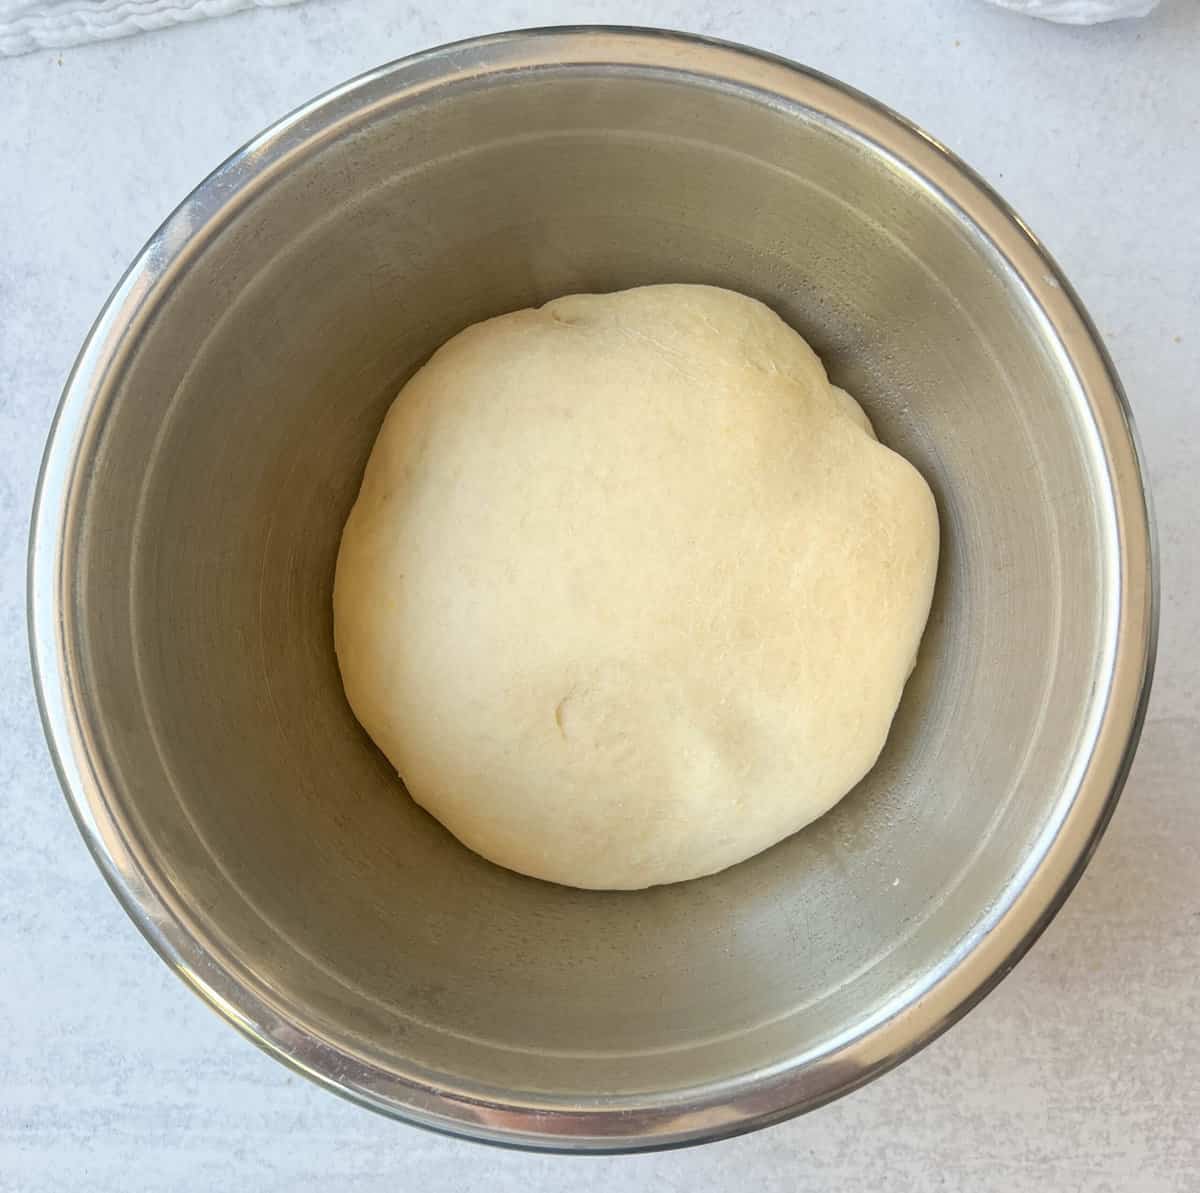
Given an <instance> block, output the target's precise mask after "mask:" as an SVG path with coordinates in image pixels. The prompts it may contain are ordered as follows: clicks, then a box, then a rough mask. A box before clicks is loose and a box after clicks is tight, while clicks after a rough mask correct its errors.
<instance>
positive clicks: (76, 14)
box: [0, 0, 298, 55]
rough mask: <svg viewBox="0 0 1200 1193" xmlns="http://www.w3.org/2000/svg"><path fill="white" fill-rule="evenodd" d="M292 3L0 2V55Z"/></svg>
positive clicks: (261, 0)
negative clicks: (241, 10) (260, 6)
mask: <svg viewBox="0 0 1200 1193" xmlns="http://www.w3.org/2000/svg"><path fill="white" fill-rule="evenodd" d="M296 3H298V0H0V55H11V54H28V53H29V52H30V51H31V50H50V49H54V50H57V49H62V48H63V47H64V46H77V45H81V44H82V43H84V42H88V41H103V40H105V39H106V38H110V37H127V36H128V35H129V34H131V33H140V32H142V30H144V29H164V28H166V27H167V26H168V25H177V24H178V23H179V22H180V21H198V20H201V19H202V18H204V17H221V16H224V15H225V14H226V13H230V12H238V11H239V10H240V9H243V8H254V7H256V6H259V5H262V6H265V7H275V6H277V5H281V4H296Z"/></svg>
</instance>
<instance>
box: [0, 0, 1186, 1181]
mask: <svg viewBox="0 0 1200 1193" xmlns="http://www.w3.org/2000/svg"><path fill="white" fill-rule="evenodd" d="M477 11H478V9H477V7H476V6H475V5H472V4H468V3H467V2H466V0H440V2H439V3H437V4H432V3H429V2H428V0H421V3H420V5H419V6H417V7H412V6H405V5H396V4H393V3H389V2H387V0H332V2H331V0H312V2H311V3H309V4H305V5H301V6H300V7H297V8H289V9H279V10H265V9H264V10H259V11H254V12H248V13H246V14H243V15H240V16H237V17H233V18H231V19H229V20H220V21H206V22H200V23H197V24H192V25H188V26H186V27H180V28H178V29H174V30H171V31H168V32H163V33H152V34H148V35H146V36H143V37H136V38H132V39H127V40H124V41H116V42H109V43H106V44H103V45H92V46H88V47H84V48H82V49H80V50H78V51H70V50H68V51H64V52H63V53H61V54H50V53H38V54H31V55H28V56H26V57H23V58H18V59H10V60H7V61H4V62H0V96H2V98H0V676H3V679H0V696H2V698H0V826H2V827H0V840H2V842H3V845H2V848H0V1075H2V1078H3V1079H2V1080H0V1190H3V1191H4V1193H50V1191H51V1190H55V1191H57V1190H63V1189H80V1190H86V1191H87V1193H108V1191H110V1190H111V1191H114V1193H116V1191H120V1193H138V1191H141V1190H145V1191H151V1190H152V1191H154V1193H162V1191H163V1190H171V1193H192V1191H195V1193H209V1191H211V1190H216V1189H221V1190H224V1189H246V1190H254V1191H255V1193H285V1191H291V1190H301V1189H317V1188H321V1189H325V1188H328V1189H342V1188H349V1189H353V1190H354V1191H355V1193H371V1191H375V1190H377V1191H379V1193H384V1191H385V1190H386V1191H388V1193H392V1191H395V1190H407V1189H419V1190H421V1193H443V1191H444V1193H463V1191H465V1190H475V1189H478V1190H487V1193H509V1191H511V1193H542V1191H545V1193H550V1191H554V1193H557V1191H559V1190H564V1189H572V1190H578V1191H579V1193H586V1191H588V1190H596V1191H603V1193H635V1191H636V1193H641V1191H642V1190H664V1191H669V1190H684V1189H689V1190H690V1189H693V1188H707V1189H729V1190H743V1189H753V1190H756V1191H758V1193H777V1191H778V1193H783V1191H784V1190H787V1191H789V1193H791V1191H802V1193H817V1191H825V1190H842V1189H845V1190H850V1191H858V1190H863V1191H869V1193H931V1191H934V1193H936V1191H958V1190H962V1191H963V1193H968V1191H969V1193H1026V1191H1028V1193H1035V1191H1036V1193H1084V1191H1086V1193H1194V1190H1196V1189H1197V1188H1200V1132H1198V1131H1197V1123H1200V780H1198V778H1197V776H1198V775H1200V679H1198V666H1200V538H1198V536H1197V530H1196V518H1195V511H1196V509H1197V507H1198V504H1200V402H1198V401H1197V397H1196V384H1197V378H1198V377H1200V321H1198V320H1197V313H1198V312H1200V204H1198V203H1197V195H1198V194H1200V151H1198V148H1197V147H1198V146H1200V6H1198V5H1196V4H1194V3H1193V2H1192V0H1166V3H1164V4H1163V5H1161V7H1160V8H1159V9H1158V10H1157V11H1156V12H1155V13H1154V14H1153V15H1152V16H1150V17H1148V18H1147V19H1146V20H1144V21H1139V22H1128V23H1125V22H1122V23H1117V24H1112V25H1104V26H1096V27H1093V28H1088V29H1079V28H1068V27H1059V26H1054V25H1048V24H1044V23H1041V22H1035V21H1029V20H1027V19H1025V18H1022V17H1019V16H1016V15H1014V14H1012V13H1006V12H1003V11H1000V10H998V9H995V8H992V7H990V6H987V5H983V4H975V3H971V4H967V3H953V2H949V0H946V2H941V3H928V2H927V0H906V2H904V3H901V2H900V0H896V2H894V3H888V4H880V3H878V0H845V2H842V3H829V4H820V5H817V4H816V3H814V2H812V0H810V2H809V3H807V4H804V3H797V4H792V5H786V6H776V5H767V4H761V5H753V6H743V5H742V3H741V0H656V2H645V3H640V4H635V3H633V2H632V0H607V2H605V3H601V2H600V0H558V2H556V3H551V2H550V0H536V2H532V3H525V2H517V0H499V2H498V3H496V4H494V5H492V6H491V8H490V10H489V14H488V18H487V19H488V21H489V23H490V25H491V27H492V28H503V27H513V26H521V25H536V24H544V23H549V22H560V23H561V22H566V21H586V20H591V21H596V20H610V21H625V22H631V23H643V24H645V23H656V24H661V25H671V26H675V27H684V28H690V29H693V30H696V31H700V32H704V33H710V34H715V35H718V36H724V37H729V38H734V39H738V40H741V41H747V42H753V43H757V44H758V45H761V46H763V47H765V48H767V49H770V50H774V51H776V52H777V53H781V54H786V55H790V56H792V57H794V58H798V59H800V60H802V61H805V62H807V63H809V64H811V65H813V66H815V67H818V68H820V69H822V70H825V71H829V72H830V73H833V74H835V75H838V76H839V77H841V78H843V79H845V80H847V81H848V82H850V83H853V84H855V85H856V86H858V87H861V88H864V89H865V90H867V91H870V92H872V93H873V94H874V95H876V96H878V97H879V98H880V99H882V100H884V101H886V102H887V103H890V104H892V105H893V106H894V107H896V108H899V109H900V110H901V111H902V112H904V113H905V114H906V115H908V116H910V117H912V118H913V119H915V120H917V121H919V122H920V123H922V124H923V125H924V126H925V127H926V128H927V129H929V131H930V132H931V133H933V134H934V135H936V136H937V137H939V138H941V139H942V140H944V141H946V142H947V143H948V144H949V145H951V146H952V147H953V148H955V149H956V150H958V151H959V152H960V153H962V154H963V155H964V156H965V157H966V159H967V160H968V161H969V162H971V163H972V165H974V166H975V167H976V168H978V169H979V170H980V171H981V172H982V173H983V174H984V176H985V177H987V178H989V179H990V180H991V181H992V182H993V183H995V184H996V185H997V186H998V187H999V188H1000V189H1001V191H1002V192H1003V193H1004V194H1005V196H1006V197H1007V198H1008V199H1009V200H1010V201H1011V202H1012V203H1013V204H1014V205H1015V206H1016V208H1017V209H1018V210H1019V211H1020V212H1021V214H1022V215H1023V216H1024V217H1025V218H1026V219H1027V220H1028V221H1029V223H1030V225H1031V226H1032V227H1033V228H1034V229H1035V230H1036V231H1037V232H1038V233H1039V234H1040V235H1041V236H1042V237H1043V238H1044V239H1045V240H1046V242H1047V243H1048V244H1049V246H1050V248H1051V250H1052V251H1053V252H1054V253H1055V254H1056V255H1057V257H1058V258H1059V260H1060V262H1061V263H1062V265H1063V266H1064V267H1065V269H1066V271H1067V273H1068V275H1069V276H1070V277H1071V278H1073V279H1074V281H1075V283H1076V284H1077V286H1078V288H1079V289H1080V291H1081V292H1082V294H1083V297H1084V299H1085V301H1086V302H1087V303H1088V304H1089V306H1090V308H1091V311H1092V313H1093V315H1094V316H1095V318H1096V320H1097V322H1098V324H1099V326H1100V328H1101V329H1102V331H1103V332H1104V334H1105V336H1106V337H1107V339H1108V343H1109V346H1110V348H1111V350H1112V353H1113V355H1114V357H1115V359H1116V363H1117V365H1118V367H1119V368H1120V370H1121V373H1122V376H1123V377H1124V380H1125V384H1126V386H1127V388H1128V390H1129V394H1130V397H1131V400H1132V402H1133V405H1134V408H1135V410H1136V413H1137V417H1138V422H1139V426H1140V430H1141V435H1142V439H1143V442H1144V444H1145V447H1146V452H1147V455H1148V457H1149V463H1150V473H1151V477H1152V480H1153V484H1154V489H1155V499H1156V504H1157V510H1158V522H1159V540H1160V545H1161V548H1162V565H1163V575H1162V579H1163V602H1162V640H1161V648H1160V652H1159V667H1158V677H1157V681H1156V685H1155V691H1154V697H1153V700H1152V702H1151V709H1150V716H1149V721H1148V723H1147V726H1146V731H1145V734H1144V736H1143V740H1142V748H1141V751H1140V753H1139V754H1138V757H1137V761H1136V763H1135V765H1134V768H1133V773H1132V775H1131V777H1130V780H1129V785H1128V787H1127V789H1126V792H1125V797H1124V799H1123V800H1122V802H1121V806H1120V808H1119V810H1118V812H1117V815H1116V817H1115V819H1114V821H1113V824H1112V827H1111V828H1110V830H1109V832H1108V835H1107V836H1106V838H1105V840H1104V843H1103V844H1102V846H1101V848H1100V850H1099V852H1098V853H1097V855H1096V857H1095V860H1094V861H1093V863H1092V865H1091V866H1090V868H1089V869H1088V871H1087V874H1086V875H1085V877H1084V879H1083V881H1082V882H1081V884H1080V886H1079V888H1078V889H1077V891H1076V893H1075V894H1074V895H1073V896H1072V898H1071V900H1070V902H1069V903H1068V904H1067V906H1066V908H1065V909H1064V911H1063V912H1062V914H1061V915H1059V917H1058V918H1057V920H1056V921H1055V922H1054V923H1053V924H1052V925H1051V927H1050V929H1049V930H1048V931H1047V932H1046V934H1045V936H1044V937H1043V938H1042V940H1041V942H1040V943H1039V944H1038V945H1037V946H1036V947H1035V948H1034V950H1033V952H1032V953H1031V954H1030V955H1029V957H1027V958H1026V959H1025V960H1024V961H1023V962H1022V963H1021V965H1020V966H1019V967H1018V968H1017V970H1016V971H1015V972H1014V973H1013V975H1012V976H1011V977H1009V978H1008V979H1007V980H1006V981H1005V982H1004V983H1003V984H1002V985H1001V986H1000V988H999V989H998V990H997V991H996V992H995V993H994V994H993V995H991V996H990V997H989V998H988V999H987V1000H986V1001H985V1002H984V1003H983V1004H982V1005H981V1006H980V1007H979V1008H978V1009H977V1010H975V1011H973V1012H972V1013H971V1015H969V1016H968V1017H967V1019H966V1020H964V1021H963V1022H962V1023H961V1024H959V1025H958V1026H957V1027H955V1028H954V1029H953V1030H952V1031H951V1032H950V1033H949V1034H948V1035H947V1036H945V1037H943V1038H942V1039H941V1040H939V1041H938V1042H937V1043H935V1044H934V1045H932V1046H931V1047H930V1048H929V1049H927V1050H926V1051H925V1052H923V1053H922V1054H921V1055H920V1056H918V1057H917V1058H915V1059H914V1060H912V1061H910V1062H909V1063H907V1064H905V1065H904V1066H902V1067H901V1068H900V1069H898V1070H897V1071H895V1072H894V1073H892V1074H890V1075H888V1076H887V1077H884V1078H883V1079H882V1080H880V1081H878V1082H876V1083H874V1084H873V1085H871V1086H869V1087H868V1088H866V1089H864V1090H861V1091H860V1092H858V1093H856V1094H854V1095H852V1096H851V1097H850V1098H848V1099H846V1100H844V1101H842V1102H839V1103H837V1104H835V1105H833V1106H830V1107H827V1108H826V1109H824V1110H821V1111H818V1112H817V1113H816V1114H813V1115H811V1116H809V1117H807V1118H805V1119H801V1120H799V1121H796V1122H792V1123H789V1124H787V1125H785V1126H781V1127H777V1128H775V1129H773V1130H770V1131H767V1132H763V1133H760V1134H758V1135H753V1136H749V1137H747V1138H745V1139H741V1140H736V1141H732V1142H729V1143H723V1144H717V1145H714V1146H710V1147H707V1148H702V1149H699V1150H693V1151H687V1152H678V1153H668V1154H664V1155H658V1156H643V1157H617V1158H611V1159H566V1158H560V1157H543V1156H526V1155H520V1154H516V1153H509V1152H499V1151H495V1150H490V1149H485V1148H482V1147H479V1146H473V1145H468V1144H462V1143H458V1142H455V1141H452V1140H448V1139H441V1138H438V1137H435V1136H432V1135H427V1134H424V1133H421V1132H419V1131H416V1130H412V1129H410V1128H408V1127H404V1126H401V1125H398V1124H395V1123H390V1122H386V1121H384V1120H382V1119H379V1118H376V1117H374V1116H372V1115H370V1114H368V1113H367V1112H365V1111H362V1110H359V1109H357V1108H355V1107H352V1106H350V1105H348V1104H346V1103H343V1102H341V1101H339V1100H338V1099H336V1098H334V1097H332V1096H331V1095H329V1094H327V1093H324V1092H322V1091H320V1090H318V1089H317V1088H315V1087H314V1086H311V1085H309V1084H308V1083H307V1082H305V1081H304V1080H302V1079H301V1078H298V1077H295V1076H292V1075H291V1074H290V1073H288V1072H286V1071H285V1070H284V1069H282V1068H281V1067H280V1066H279V1065H277V1064H275V1063H274V1062H273V1061H271V1060H268V1059H267V1058H266V1057H265V1056H263V1055H261V1054H260V1053H258V1052H257V1051H256V1050H255V1049H254V1048H253V1047H252V1046H251V1045H249V1044H247V1043H245V1042H244V1041H243V1040H241V1039H240V1038H239V1037H238V1036H237V1035H236V1034H235V1033H234V1032H233V1031H232V1030H231V1029H229V1028H228V1027H226V1026H225V1025H224V1024H223V1023H221V1022H220V1021H219V1020H218V1019H217V1017H216V1016H215V1015H214V1014H213V1013H212V1012H211V1011H209V1010H208V1009H207V1008H205V1007H204V1006H203V1005H202V1004H201V1003H200V1002H199V1001H198V1000H197V999H196V998H195V997H194V996H193V995H191V994H190V993H189V992H188V991H187V990H186V989H185V988H184V986H183V985H182V984H181V983H180V982H179V981H178V980H177V979H176V978H174V977H173V976H172V975H171V974H170V973H168V971H167V970H166V968H165V967H164V966H163V965H162V964H161V963H160V962H159V961H158V960H157V958H156V957H155V956H154V955H153V953H152V952H151V951H150V949H149V947H148V946H147V945H146V944H145V943H144V942H143V941H142V939H141V938H140V936H139V935H138V934H137V932H136V930H135V929H134V928H133V926H132V924H130V923H129V922H128V920H127V919H126V917H125V915H124V913H123V912H122V911H121V910H120V908H119V907H118V906H117V904H116V902H115V900H114V899H113V898H112V897H111V895H110V894H109V893H108V891H107V889H106V888H105V886H104V883H103V881H102V879H101V878H100V875H99V873H98V872H97V870H96V868H95V866H94V865H93V864H92V862H91V859H90V858H89V857H88V855H87V852H86V850H85V849H84V847H83V845H82V844H81V842H80V840H79V837H78V834H77V833H76V831H75V828H74V826H73V825H72V823H71V818H70V816H69V814H68V813H67V810H66V807H65V805H64V803H63V800H62V798H61V796H60V795H59V792H58V788H57V784H56V782H55V779H54V775H53V773H52V771H51V769H50V765H49V763H48V761H47V758H46V753H45V749H44V747H43V744H42V736H41V731H40V729H39V728H38V724H37V714H36V712H35V709H34V704H33V696H32V692H31V690H30V683H29V678H28V663H27V661H26V660H27V651H26V647H25V641H24V632H25V629H24V592H23V588H24V554H25V531H26V524H27V518H28V512H29V500H30V494H31V491H32V488H33V482H34V477H35V474H36V471H37V464H38V457H39V455H40V453H41V447H42V442H43V439H44V437H45V433H46V430H47V427H48V425H49V422H50V418H51V415H52V413H53V408H54V403H55V400H56V398H57V395H58V392H59V390H60V388H61V386H62V383H63V380H64V378H65V377H66V374H67V370H68V369H69V367H70V364H71V360H72V358H73V356H74V353H75V350H76V348H77V347H78V345H79V342H80V340H81V338H82V337H83V335H84V333H85V332H86V330H87V327H88V324H89V323H90V321H91V319H92V318H93V316H94V315H95V313H96V311H97V309H98V308H99V306H100V304H101V302H102V301H103V300H104V298H105V296H106V295H107V293H108V291H109V289H110V287H111V286H112V285H113V283H114V282H115V281H116V279H117V278H118V276H119V275H120V272H121V270H122V269H123V268H124V266H125V265H126V263H127V262H128V261H129V259H130V257H131V256H132V255H133V253H134V252H135V251H136V250H137V248H138V247H139V245H140V244H141V242H142V241H143V240H144V239H145V237H146V236H147V235H148V234H149V233H150V232H151V231H152V230H153V228H154V226H155V225H156V224H157V222H158V221H159V220H160V218H161V217H162V216H163V215H164V214H165V213H166V212H167V211H168V210H169V209H170V207H171V206H172V205H173V204H174V203H175V202H176V201H177V200H178V199H179V198H180V197H181V196H182V195H183V194H185V193H186V191H187V190H188V189H189V188H190V187H191V186H193V185H194V184H195V183H196V182H197V181H198V180H199V179H200V178H201V177H202V176H203V175H204V174H205V173H206V172H207V171H208V170H209V169H210V168H211V167H212V166H213V165H215V164H216V163H217V162H218V161H219V160H220V159H221V158H222V157H224V156H225V155H226V154H227V153H228V152H229V151H230V150H231V149H233V148H234V147H235V146H236V145H237V144H238V143H239V142H242V141H244V140H246V139H247V138H249V137H251V136H253V135H254V134H255V133H256V132H258V131H259V130H260V129H261V128H262V127H263V126H264V125H265V124H267V123H268V122H269V121H271V120H273V119H274V118H275V117H277V116H279V115H280V114H282V113H283V112H285V111H287V110H288V109H289V108H291V107H292V106H294V105H296V104H298V103H300V102H301V101H303V100H305V99H307V98H309V97H310V96H311V95H313V94H315V93H316V92H318V91H320V90H322V89H323V88H326V87H329V86H331V85H333V84H335V83H338V82H340V81H342V80H343V79H345V78H347V77H348V76H350V75H353V74H355V73H357V72H359V71H361V70H364V69H366V68H368V67H370V66H374V65H376V64H377V63H379V62H381V61H383V60H385V59H387V58H392V57H396V56H399V55H401V54H406V53H409V52H410V51H413V50H416V49H419V48H421V47H423V46H428V45H432V44H434V43H436V42H439V41H445V40H449V39H451V38H457V37H464V36H468V35H470V34H472V33H477V32H481V31H482V30H481V26H480V19H479V17H477V16H476V15H474V14H475V13H476V12H477Z"/></svg>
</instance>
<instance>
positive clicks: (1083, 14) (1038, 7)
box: [991, 0, 1158, 25]
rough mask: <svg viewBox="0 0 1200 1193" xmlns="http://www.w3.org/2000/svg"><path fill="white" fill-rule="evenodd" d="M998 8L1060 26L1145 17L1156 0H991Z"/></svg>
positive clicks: (1153, 6) (1094, 23)
mask: <svg viewBox="0 0 1200 1193" xmlns="http://www.w3.org/2000/svg"><path fill="white" fill-rule="evenodd" d="M991 2H992V3H993V4H999V5H1000V7H1001V8H1011V9H1013V10H1014V11H1016V12H1023V13H1027V14H1028V15H1029V16H1031V17H1041V18H1042V19H1043V20H1047V21H1057V22H1058V23H1059V24H1060V25H1097V24H1099V23H1100V22H1101V21H1121V20H1125V19H1126V18H1127V17H1144V16H1145V15H1146V14H1147V13H1148V12H1150V11H1151V10H1152V9H1155V8H1157V7H1158V0H991Z"/></svg>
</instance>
